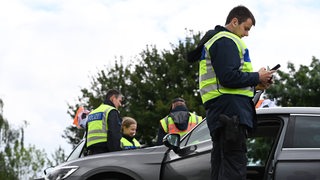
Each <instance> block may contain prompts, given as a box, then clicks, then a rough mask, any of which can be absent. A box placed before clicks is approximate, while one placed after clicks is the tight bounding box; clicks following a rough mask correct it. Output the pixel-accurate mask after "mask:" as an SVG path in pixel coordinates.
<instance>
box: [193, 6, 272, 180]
mask: <svg viewBox="0 0 320 180" xmlns="http://www.w3.org/2000/svg"><path fill="white" fill-rule="evenodd" d="M253 25H255V18H254V16H253V15H252V13H251V12H250V10H249V9H248V8H246V7H244V6H237V7H235V8H233V9H232V10H231V11H230V13H229V15H228V16H227V20H226V24H225V26H224V27H222V26H216V27H215V29H214V30H210V31H208V32H207V33H206V34H205V36H204V37H203V38H202V39H201V40H200V43H199V44H198V46H197V48H196V49H195V50H194V51H192V52H190V53H189V54H188V61H190V62H195V61H198V60H200V68H199V69H200V70H199V86H200V87H199V88H200V94H201V98H202V102H203V104H204V107H205V109H206V118H207V124H208V128H209V130H210V135H211V137H212V141H213V148H212V154H211V179H212V180H222V179H224V180H245V179H246V164H247V158H246V152H247V147H246V132H247V130H251V129H253V128H254V124H255V120H256V112H255V107H254V104H253V102H252V97H253V95H254V91H255V87H259V89H265V88H268V87H269V86H270V83H272V81H270V80H271V78H272V73H273V72H274V71H267V70H266V69H265V68H261V69H260V70H259V71H258V72H253V68H252V65H251V60H250V57H249V51H248V49H247V47H246V45H245V44H244V42H243V41H242V39H241V38H242V37H245V36H248V35H249V31H250V29H251V27H252V26H253ZM257 85H258V86H257Z"/></svg>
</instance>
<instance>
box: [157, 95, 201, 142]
mask: <svg viewBox="0 0 320 180" xmlns="http://www.w3.org/2000/svg"><path fill="white" fill-rule="evenodd" d="M201 121H202V117H201V116H198V115H196V114H194V113H191V112H189V110H188V108H187V106H186V102H185V100H184V99H182V98H175V99H173V100H172V103H171V109H170V113H169V115H167V116H166V117H164V118H162V119H161V120H160V126H159V130H158V140H157V145H161V144H162V139H163V137H164V136H165V135H166V134H168V133H176V134H180V136H181V137H182V136H183V135H185V134H186V133H187V132H189V131H190V130H191V129H192V128H193V127H195V126H196V125H197V124H199V123H200V122H201Z"/></svg>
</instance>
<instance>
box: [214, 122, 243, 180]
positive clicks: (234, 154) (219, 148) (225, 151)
mask: <svg viewBox="0 0 320 180" xmlns="http://www.w3.org/2000/svg"><path fill="white" fill-rule="evenodd" d="M224 130H225V129H224V128H223V127H222V128H219V129H217V130H216V131H215V133H214V136H213V148H212V151H211V180H246V172H247V154H246V153H247V146H246V137H247V130H246V127H244V126H239V132H238V134H239V135H238V136H237V138H236V139H235V140H228V141H227V140H226V138H225V133H227V132H224Z"/></svg>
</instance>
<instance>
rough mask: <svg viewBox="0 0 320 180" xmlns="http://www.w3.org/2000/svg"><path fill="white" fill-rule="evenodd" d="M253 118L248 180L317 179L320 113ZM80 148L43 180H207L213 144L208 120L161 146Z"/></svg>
mask: <svg viewBox="0 0 320 180" xmlns="http://www.w3.org/2000/svg"><path fill="white" fill-rule="evenodd" d="M257 114H258V128H257V130H256V131H255V133H253V134H250V135H249V138H248V165H247V179H248V180H277V179H279V180H280V179H281V180H282V179H288V178H289V179H295V177H300V176H299V172H303V173H304V175H311V176H306V177H315V179H320V175H319V173H318V172H320V171H319V170H320V168H319V167H320V163H319V162H320V108H306V107H302V108H283V107H281V108H263V109H258V110H257ZM301 122H302V123H301ZM83 146H84V141H82V142H81V143H80V144H79V145H78V146H77V147H76V148H75V149H74V151H73V152H72V153H71V154H70V156H69V157H68V159H67V161H66V162H65V163H63V164H60V165H58V166H56V167H54V168H53V169H51V170H50V172H47V174H46V177H45V178H46V179H49V180H58V179H66V180H171V179H173V180H206V179H210V159H211V148H212V141H211V137H210V134H209V130H208V127H207V123H206V120H204V121H202V123H200V124H199V125H197V126H196V127H195V128H194V129H193V130H192V131H190V132H189V133H188V134H186V135H185V136H184V137H183V138H181V140H180V136H179V135H177V134H169V135H167V136H166V137H165V138H164V145H162V146H154V147H147V148H142V149H137V150H127V151H119V152H112V153H104V154H98V155H92V156H85V157H84V156H83V149H84V147H83ZM291 167H293V168H291Z"/></svg>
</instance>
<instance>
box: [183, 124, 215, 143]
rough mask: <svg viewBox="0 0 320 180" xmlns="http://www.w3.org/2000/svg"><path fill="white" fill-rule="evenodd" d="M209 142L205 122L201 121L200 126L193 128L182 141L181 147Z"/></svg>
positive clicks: (209, 137)
mask: <svg viewBox="0 0 320 180" xmlns="http://www.w3.org/2000/svg"><path fill="white" fill-rule="evenodd" d="M206 140H211V136H210V133H209V129H208V126H207V121H206V120H203V121H202V122H201V124H199V125H198V126H197V127H195V128H194V129H193V130H192V132H190V133H189V134H188V135H187V136H186V137H185V138H184V139H183V140H182V141H181V146H189V145H193V144H198V143H200V142H203V141H206Z"/></svg>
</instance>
